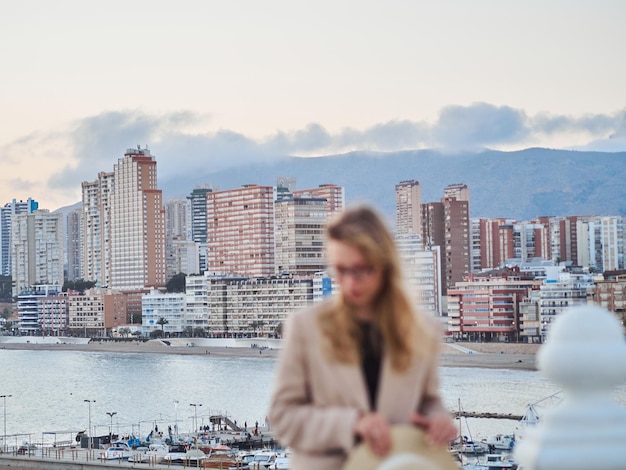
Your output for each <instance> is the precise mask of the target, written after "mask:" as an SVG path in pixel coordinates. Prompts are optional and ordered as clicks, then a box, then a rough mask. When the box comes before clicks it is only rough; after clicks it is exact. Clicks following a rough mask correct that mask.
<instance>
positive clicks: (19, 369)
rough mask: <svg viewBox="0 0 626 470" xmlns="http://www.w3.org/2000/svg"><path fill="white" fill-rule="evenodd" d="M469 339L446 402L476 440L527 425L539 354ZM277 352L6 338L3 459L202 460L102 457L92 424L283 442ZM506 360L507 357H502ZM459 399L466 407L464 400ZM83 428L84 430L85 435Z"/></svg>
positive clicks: (622, 398) (53, 463)
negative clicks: (274, 424) (276, 399)
mask: <svg viewBox="0 0 626 470" xmlns="http://www.w3.org/2000/svg"><path fill="white" fill-rule="evenodd" d="M469 346H470V345H469V344H467V343H464V344H463V345H462V346H460V348H461V350H459V349H455V348H453V347H451V346H449V345H445V344H444V345H443V346H442V347H443V348H446V347H447V349H444V351H445V352H444V353H443V355H442V367H441V369H440V373H441V386H442V394H443V398H444V401H445V404H446V405H447V406H448V408H449V409H450V411H451V412H452V413H453V414H455V415H456V416H457V419H459V423H461V420H462V424H463V426H467V428H465V427H464V428H463V429H461V430H460V433H461V435H465V436H467V437H468V438H469V439H468V440H471V441H473V442H474V443H481V442H487V441H489V440H490V439H491V438H492V437H494V436H497V435H501V436H506V435H512V434H516V433H518V432H519V431H520V422H519V419H518V418H519V417H520V416H521V415H522V414H523V413H524V412H525V410H526V408H527V405H528V404H529V403H534V402H536V401H538V400H540V399H542V398H543V397H546V396H550V395H552V394H554V393H556V392H558V388H557V387H556V386H555V385H554V384H552V383H550V382H549V381H547V380H546V379H545V378H543V377H542V376H541V374H540V373H539V372H538V371H536V370H534V368H529V369H522V368H517V369H515V368H513V367H507V365H508V364H519V363H518V362H516V361H517V360H520V359H521V360H524V361H528V362H531V361H532V362H533V364H534V356H532V355H530V354H521V353H520V351H519V350H516V351H515V352H510V351H513V349H512V348H511V349H508V350H504V347H505V346H506V345H502V346H501V347H500V349H494V350H493V352H489V351H487V349H486V348H485V349H483V350H482V351H480V350H479V345H476V348H475V349H472V354H469V353H467V352H464V351H463V348H465V349H467V348H468V347H469ZM484 346H488V345H484ZM498 346H499V345H495V344H494V345H489V347H492V348H497V347H498ZM512 346H515V345H512ZM78 348H84V349H83V350H81V349H78ZM116 348H118V350H117V351H116V350H115V349H116ZM153 350H160V351H163V350H165V351H170V353H169V354H164V353H163V354H162V353H156V352H153ZM122 351H123V352H122ZM278 353H279V348H276V347H273V346H271V347H270V346H269V345H259V344H256V343H252V344H248V345H247V347H232V346H231V345H220V346H217V345H211V346H205V345H202V344H194V345H193V346H191V345H189V344H187V345H185V344H181V345H180V346H176V347H174V346H171V345H170V346H162V345H158V344H132V345H131V344H123V345H122V344H118V345H113V344H108V345H107V344H85V345H78V346H77V345H67V344H58V345H57V344H53V345H50V344H48V345H46V344H37V343H30V344H26V345H19V346H18V345H10V344H9V343H3V344H0V360H2V363H3V364H5V367H4V371H3V390H2V391H1V392H2V393H3V394H5V393H6V396H7V398H6V399H5V403H2V404H3V405H4V409H3V411H4V412H5V413H6V426H7V427H6V433H5V434H4V435H3V437H4V436H6V439H5V440H4V441H3V442H2V444H5V445H6V451H5V452H3V453H2V454H0V468H3V469H5V468H6V469H8V468H25V469H35V468H77V469H78V468H83V469H88V468H103V467H112V466H117V467H118V468H142V467H143V468H149V467H151V466H152V467H153V468H168V467H171V466H175V467H180V466H187V467H191V466H193V465H194V464H195V466H200V462H199V461H198V460H197V459H196V460H192V459H190V460H189V461H185V460H181V461H180V462H178V463H176V462H165V463H164V462H156V461H155V460H147V461H145V462H143V461H142V462H133V461H130V462H129V461H128V459H118V460H115V461H113V460H109V459H102V458H100V457H99V456H100V455H101V454H102V452H105V451H106V449H105V448H103V447H104V446H106V444H107V443H108V442H105V441H106V439H102V440H101V441H100V440H99V441H97V442H96V441H95V440H94V441H92V444H94V445H93V447H92V448H91V449H90V448H88V447H89V444H85V442H84V436H85V435H88V432H87V430H91V433H92V434H93V436H94V437H102V436H107V435H108V434H109V433H110V434H111V436H113V435H116V436H120V438H129V437H134V438H139V439H141V440H144V441H145V438H146V437H147V436H148V435H149V434H150V432H153V434H152V436H153V437H154V431H155V429H156V428H157V427H158V430H159V432H162V433H164V434H165V435H168V434H169V433H168V431H169V427H170V426H171V428H172V431H173V434H178V436H179V437H183V439H184V440H185V441H186V442H187V443H188V446H190V449H192V448H193V446H194V445H195V446H198V445H200V446H202V445H205V444H206V445H209V444H208V443H209V442H212V443H213V444H223V445H227V446H228V447H229V448H231V449H236V450H237V452H239V451H240V450H246V451H253V450H254V451H260V450H262V449H265V448H267V449H272V448H274V449H276V451H280V446H278V443H277V442H276V441H275V439H274V438H273V435H272V432H271V429H269V428H268V426H267V424H266V422H265V417H266V415H267V407H268V403H269V395H270V392H271V388H272V380H273V374H274V367H275V363H276V357H277V355H278ZM448 358H452V359H450V361H451V362H450V363H451V364H464V363H465V362H464V361H467V360H468V359H470V360H472V361H475V363H472V364H470V365H467V366H457V365H453V366H449V365H447V364H448V363H447V362H446V361H448ZM457 358H458V359H457ZM518 358H519V359H518ZM454 361H458V362H454ZM496 363H500V364H502V366H499V367H496V366H494V365H493V364H496ZM477 364H483V366H482V367H480V366H477ZM25 372H26V373H25ZM33 377H37V380H38V383H40V384H42V385H41V387H43V386H44V385H45V391H46V393H45V394H42V393H41V389H42V388H41V387H38V386H33V382H32V380H33ZM616 398H617V399H618V401H619V402H620V403H622V404H626V387H624V386H620V387H619V388H618V390H617V394H616ZM459 399H460V400H461V402H462V403H463V408H462V409H459V407H458V402H459ZM218 406H219V409H218ZM540 411H541V410H540ZM214 416H225V417H228V418H229V420H230V421H231V422H232V424H235V420H236V422H237V423H239V425H238V426H240V425H241V424H242V423H244V424H247V427H248V428H250V427H252V428H255V427H256V423H257V421H258V427H259V430H260V431H259V436H258V437H256V436H255V437H253V438H252V439H251V440H250V441H249V442H246V441H245V440H242V441H240V442H231V441H230V440H229V437H235V435H236V433H239V432H240V430H235V429H233V427H232V426H230V425H229V426H227V427H228V428H229V429H227V430H226V431H225V432H226V434H225V435H223V436H221V437H220V442H219V443H218V442H217V440H215V437H217V435H216V434H215V433H217V431H218V429H213V424H214V423H212V422H211V418H212V417H214ZM215 424H216V426H218V424H217V423H215ZM59 430H65V431H59ZM176 431H178V433H176ZM200 431H202V432H200ZM219 431H220V432H221V431H222V430H219ZM80 432H82V433H83V437H82V441H81V442H78V441H76V437H77V434H78V433H80ZM229 433H233V434H229ZM251 434H253V433H251ZM261 435H262V436H261ZM190 436H195V441H194V440H193V439H191V440H189V439H188V438H189V437H190ZM227 436H229V437H227ZM239 436H240V437H241V435H239ZM246 437H247V436H246ZM203 439H204V441H206V442H204V443H203V442H202V441H203ZM235 440H236V439H233V441H235ZM109 442H110V441H109ZM144 444H145V442H144ZM85 445H86V446H85ZM138 447H147V446H145V445H141V446H138ZM188 450H189V449H188ZM276 455H278V453H276ZM463 455H464V461H465V462H466V465H473V463H472V462H474V463H475V462H477V461H478V459H479V458H480V459H486V458H487V456H488V455H491V454H489V447H487V450H486V451H484V452H483V453H482V454H472V453H470V454H463ZM57 464H58V465H57ZM218 468H219V467H218ZM235 468H236V467H235ZM467 468H469V467H467Z"/></svg>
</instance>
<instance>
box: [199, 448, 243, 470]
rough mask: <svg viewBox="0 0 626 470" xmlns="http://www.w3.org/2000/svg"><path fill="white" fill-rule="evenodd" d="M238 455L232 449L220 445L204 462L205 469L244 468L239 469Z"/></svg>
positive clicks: (213, 449) (212, 450)
mask: <svg viewBox="0 0 626 470" xmlns="http://www.w3.org/2000/svg"><path fill="white" fill-rule="evenodd" d="M237 463H238V462H237V453H236V452H235V451H234V450H232V449H231V448H230V447H228V446H225V445H218V446H215V447H213V448H212V449H211V451H210V452H209V455H208V456H207V458H206V459H205V460H204V461H203V462H202V467H204V468H222V469H226V468H244V467H242V466H239V467H237Z"/></svg>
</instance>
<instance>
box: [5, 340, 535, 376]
mask: <svg viewBox="0 0 626 470" xmlns="http://www.w3.org/2000/svg"><path fill="white" fill-rule="evenodd" d="M539 346H540V345H536V344H512V343H442V345H441V360H440V363H441V365H442V366H444V367H482V368H492V369H523V370H536V362H535V356H536V353H537V350H538V349H539ZM0 349H20V350H50V351H61V350H63V351H95V352H116V353H150V354H181V355H206V356H214V357H215V356H216V357H255V358H259V359H264V358H275V357H277V356H278V353H279V351H280V350H279V349H276V348H265V349H261V348H246V347H220V346H196V347H181V346H168V345H167V344H164V343H163V342H161V341H156V340H151V341H146V342H136V341H132V342H115V341H103V342H99V341H92V342H90V343H88V344H70V343H59V344H57V343H32V342H31V343H27V342H0Z"/></svg>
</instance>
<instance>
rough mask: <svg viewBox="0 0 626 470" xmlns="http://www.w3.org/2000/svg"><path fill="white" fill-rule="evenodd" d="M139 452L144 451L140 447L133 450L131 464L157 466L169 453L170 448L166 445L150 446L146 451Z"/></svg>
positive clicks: (130, 458)
mask: <svg viewBox="0 0 626 470" xmlns="http://www.w3.org/2000/svg"><path fill="white" fill-rule="evenodd" d="M139 450H143V448H141V447H138V448H137V449H134V450H133V453H132V455H131V456H130V457H129V458H128V461H129V462H135V463H142V462H148V463H151V464H157V463H160V462H161V461H162V460H163V457H165V455H166V454H167V453H168V452H169V446H167V445H166V444H150V445H149V446H148V447H147V448H146V450H145V451H143V452H138V451H139Z"/></svg>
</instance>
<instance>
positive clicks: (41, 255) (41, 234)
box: [11, 210, 64, 296]
mask: <svg viewBox="0 0 626 470" xmlns="http://www.w3.org/2000/svg"><path fill="white" fill-rule="evenodd" d="M61 217H62V216H61V214H52V213H50V212H49V211H47V210H38V211H35V212H33V213H32V214H28V213H22V214H17V215H16V216H15V217H14V218H13V222H12V224H11V258H12V263H11V264H12V276H13V296H16V295H18V294H19V293H20V292H22V291H24V290H29V289H30V288H31V286H34V285H35V284H55V285H63V281H64V274H63V264H64V263H63V261H64V257H63V221H62V220H61Z"/></svg>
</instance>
